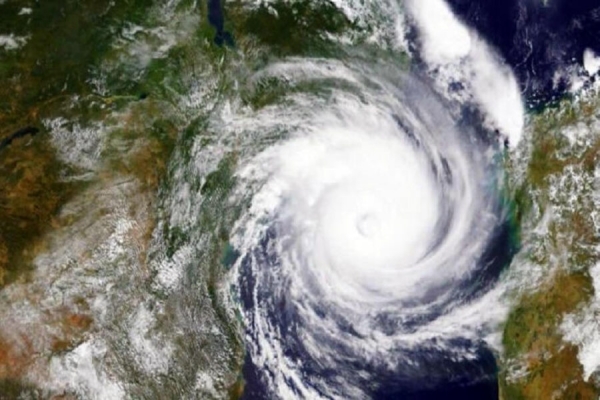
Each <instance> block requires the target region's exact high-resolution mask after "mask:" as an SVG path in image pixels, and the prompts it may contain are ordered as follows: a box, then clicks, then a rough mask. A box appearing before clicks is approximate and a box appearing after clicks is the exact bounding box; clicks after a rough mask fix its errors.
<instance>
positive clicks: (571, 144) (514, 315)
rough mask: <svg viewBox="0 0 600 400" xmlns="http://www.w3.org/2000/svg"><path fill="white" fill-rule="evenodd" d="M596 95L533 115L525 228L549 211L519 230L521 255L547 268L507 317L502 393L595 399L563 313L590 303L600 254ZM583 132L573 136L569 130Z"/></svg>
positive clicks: (525, 399)
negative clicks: (596, 205)
mask: <svg viewBox="0 0 600 400" xmlns="http://www.w3.org/2000/svg"><path fill="white" fill-rule="evenodd" d="M599 105H600V101H599V99H597V98H593V99H588V100H584V101H580V102H572V101H571V100H570V99H565V100H564V101H562V102H561V103H560V104H558V105H557V106H555V107H551V108H548V109H546V110H544V111H542V112H540V113H539V114H537V115H534V116H533V117H532V121H531V123H532V130H531V131H532V135H533V136H532V137H531V149H532V151H531V157H530V159H529V160H528V163H527V167H526V173H525V174H526V175H525V177H524V179H523V180H522V183H521V184H520V186H519V187H518V188H517V190H516V198H515V200H516V203H517V208H518V209H519V216H520V218H521V223H522V226H523V227H524V228H523V229H529V230H533V228H535V227H538V225H539V224H542V221H543V219H544V218H546V224H547V226H546V229H545V230H543V231H542V233H534V232H523V239H524V241H525V243H524V245H525V248H524V249H525V250H524V251H526V252H527V254H526V255H525V259H526V260H527V262H530V263H531V264H532V266H533V265H535V266H538V267H539V268H541V269H542V270H543V271H545V272H544V274H543V275H544V277H543V280H542V282H541V283H540V284H539V286H538V287H535V288H533V289H531V290H528V291H526V292H525V293H523V294H521V296H520V299H519V300H518V302H517V304H516V306H515V307H514V309H513V310H512V312H511V313H510V316H509V319H508V321H507V323H506V326H505V329H504V334H503V344H504V351H505V354H504V356H503V358H502V359H501V374H500V389H501V395H502V398H503V399H505V400H521V399H522V400H529V399H531V400H534V399H581V400H584V399H596V398H598V395H599V394H600V391H599V389H598V386H597V384H596V382H594V381H593V380H590V381H589V382H586V381H584V379H583V368H582V366H581V365H580V363H579V360H578V359H577V355H578V351H579V349H578V348H577V347H576V346H574V345H572V344H570V343H566V342H565V341H564V339H563V333H562V331H561V328H560V325H561V323H562V321H563V318H564V317H565V315H567V314H569V313H574V312H576V311H578V310H579V309H580V307H581V306H583V305H585V304H587V302H589V301H590V299H591V298H592V296H594V289H593V286H592V281H591V277H590V275H589V268H590V267H592V266H593V265H594V264H595V263H596V262H597V261H598V256H597V254H596V249H597V245H598V232H597V227H595V225H594V221H593V219H592V212H593V211H594V202H593V196H594V193H593V192H594V189H595V188H594V185H593V182H594V173H595V171H594V170H595V168H596V165H597V163H598V155H599V154H600V153H599V150H600V136H599V135H598V133H599V132H595V129H597V128H598V126H599V125H597V124H596V125H595V124H594V122H595V121H598V119H599V117H600V109H599V108H598V106H599ZM573 132H582V134H581V135H582V136H581V137H582V139H580V140H579V141H573V139H569V138H568V134H572V133H573Z"/></svg>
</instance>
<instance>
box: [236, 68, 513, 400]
mask: <svg viewBox="0 0 600 400" xmlns="http://www.w3.org/2000/svg"><path fill="white" fill-rule="evenodd" d="M269 79H270V80H271V81H272V80H277V79H285V80H286V81H287V82H288V83H289V82H292V83H291V84H292V85H293V86H295V87H296V88H301V87H313V86H311V85H309V84H308V83H313V84H314V83H318V85H319V87H320V90H318V91H311V90H296V91H293V92H290V94H288V95H286V96H284V98H282V99H280V101H278V102H277V103H274V104H272V105H269V106H268V107H264V108H262V109H259V110H257V111H255V112H253V113H252V115H248V114H245V115H243V117H242V116H240V117H239V118H238V119H237V120H235V118H234V121H232V122H231V123H232V125H233V126H236V127H237V129H241V130H246V133H248V134H250V132H252V134H253V135H256V136H258V137H259V139H260V140H259V142H263V143H270V145H267V146H263V149H262V150H261V151H259V152H258V153H257V154H256V155H254V156H251V157H249V159H248V160H246V161H244V162H242V166H241V167H240V169H239V171H238V173H237V176H238V182H239V189H238V195H239V196H244V195H245V196H247V195H248V191H250V192H251V193H252V194H251V195H250V197H251V201H250V204H251V205H250V207H249V210H248V211H247V212H246V214H245V215H243V216H242V217H241V218H240V220H239V221H238V223H237V228H236V229H234V237H233V239H232V243H233V245H234V246H235V248H236V249H237V251H239V252H240V257H239V258H238V261H237V263H236V265H235V270H236V274H235V276H234V284H235V285H236V286H237V289H238V296H239V300H240V304H241V312H242V313H243V315H244V319H245V325H246V331H247V335H246V337H247V340H248V346H249V349H250V355H251V358H252V360H253V362H254V363H255V364H256V365H260V366H261V368H262V372H261V375H262V381H263V382H265V386H266V389H265V390H266V391H267V392H268V393H270V394H271V396H273V395H275V396H278V397H282V398H288V397H290V396H294V395H301V396H302V397H309V398H320V397H323V398H349V397H351V398H356V397H364V396H373V395H374V393H376V392H377V391H379V390H388V389H389V387H391V386H394V387H396V388H401V387H403V385H406V384H407V382H410V381H412V382H417V381H418V382H420V383H419V384H424V385H425V386H428V385H430V384H440V383H443V382H445V381H447V380H452V379H453V378H449V377H448V376H446V377H440V378H439V379H440V380H439V381H436V378H435V377H433V378H432V377H431V376H430V382H429V383H423V382H421V380H423V378H424V377H425V376H426V374H428V373H427V372H426V371H425V370H424V369H423V368H422V367H423V366H424V365H425V364H426V363H427V362H428V361H427V360H424V359H426V358H428V359H429V361H431V359H438V360H440V362H443V360H449V359H452V360H453V362H454V361H457V360H459V361H458V362H460V360H463V359H464V360H467V359H474V358H477V355H476V353H477V352H478V348H479V347H480V345H481V342H480V341H481V340H482V339H483V337H484V336H485V335H486V334H487V333H489V332H490V329H492V327H493V325H494V324H495V323H496V322H497V321H496V320H495V317H496V316H494V315H493V313H492V314H488V317H489V318H485V317H482V318H478V319H477V320H469V319H465V318H464V316H465V315H468V314H470V311H469V310H471V309H473V307H479V306H480V302H482V301H490V296H487V295H488V294H489V292H490V289H491V288H492V287H493V282H494V281H495V280H496V279H497V275H495V274H493V273H492V274H489V273H488V272H487V270H486V268H487V267H488V264H489V262H488V261H489V260H485V259H484V258H485V253H486V250H487V249H489V248H490V247H492V246H493V242H494V240H493V239H494V238H495V235H496V233H497V232H498V231H499V230H501V229H502V226H503V224H504V222H505V213H504V210H503V207H502V205H501V201H500V194H499V186H498V182H499V181H500V177H501V172H500V170H499V169H498V166H497V165H496V164H495V162H494V157H490V156H489V155H490V154H494V152H495V151H497V150H498V148H497V147H498V146H497V143H495V141H493V140H492V141H488V140H486V138H485V134H483V133H482V132H481V131H479V132H478V131H476V130H475V129H474V128H472V127H470V126H468V124H465V123H458V122H456V121H454V120H453V119H452V117H451V115H450V113H449V112H448V111H447V109H446V106H445V104H444V102H443V101H442V100H441V99H439V98H438V97H437V96H436V95H434V93H433V92H432V91H431V90H430V89H429V88H428V87H427V85H426V84H425V83H424V82H423V81H422V80H421V79H420V78H418V77H417V76H415V75H414V74H410V73H407V72H404V71H402V70H401V69H400V68H399V67H398V66H393V65H377V66H375V65H365V64H363V63H356V64H355V65H353V66H348V64H347V63H346V64H341V63H339V62H334V61H324V60H311V59H293V60H289V61H286V62H282V63H279V64H275V65H272V66H270V67H268V68H267V70H265V71H261V72H259V73H258V74H257V77H256V79H255V82H264V81H266V80H269ZM303 85H304V86H303ZM274 116H279V118H274ZM249 121H251V123H249ZM244 127H245V128H244ZM275 137H276V138H278V139H279V141H278V142H275V143H273V142H272V139H273V138H275ZM488 150H489V151H488ZM482 281H486V282H487V284H483V285H480V284H475V282H482ZM492 297H493V296H492ZM478 302H479V304H478ZM456 340H463V341H462V342H460V344H457V342H456ZM425 353H427V354H428V355H427V356H426V357H425V356H423V355H424V354H425ZM328 371H336V373H335V374H331V373H328ZM453 374H454V373H453ZM391 375H394V378H393V379H394V380H395V382H393V383H391V382H390V381H386V379H387V378H382V377H384V376H388V377H389V376H391ZM460 375H461V372H458V373H456V375H455V376H460ZM357 376H358V377H357ZM462 377H463V376H461V378H462Z"/></svg>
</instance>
